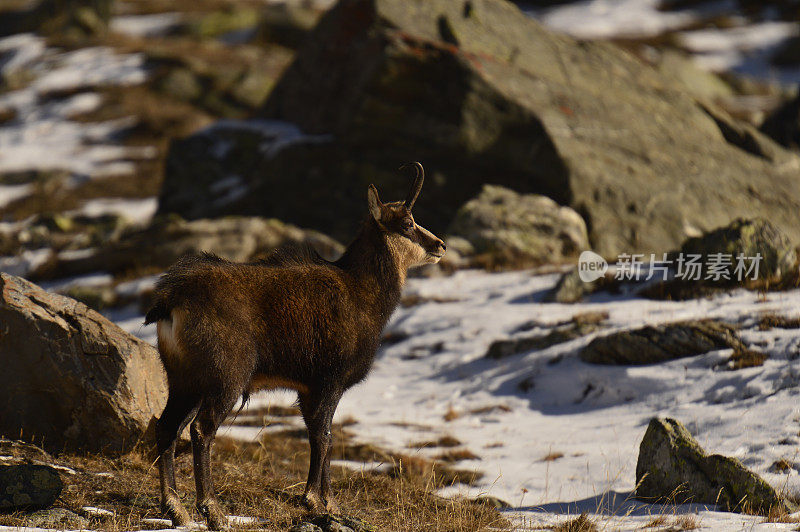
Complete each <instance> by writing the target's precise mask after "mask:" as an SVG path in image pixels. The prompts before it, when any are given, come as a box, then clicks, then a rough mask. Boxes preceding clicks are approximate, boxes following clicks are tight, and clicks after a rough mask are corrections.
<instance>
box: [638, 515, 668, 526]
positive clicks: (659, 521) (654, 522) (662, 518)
mask: <svg viewBox="0 0 800 532" xmlns="http://www.w3.org/2000/svg"><path fill="white" fill-rule="evenodd" d="M668 522H669V519H667V516H666V515H664V514H662V515H657V516H655V517H654V518H652V519H651V520H649V521H648V522H647V523H645V524H644V526H643V527H642V528H658V527H661V526H667V523H668Z"/></svg>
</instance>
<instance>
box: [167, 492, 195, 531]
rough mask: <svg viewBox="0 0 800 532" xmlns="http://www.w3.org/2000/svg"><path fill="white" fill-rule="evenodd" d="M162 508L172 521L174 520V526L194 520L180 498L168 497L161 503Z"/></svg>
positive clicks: (183, 524) (185, 524) (184, 524)
mask: <svg viewBox="0 0 800 532" xmlns="http://www.w3.org/2000/svg"><path fill="white" fill-rule="evenodd" d="M161 509H162V511H163V512H164V513H165V514H166V515H167V517H168V518H169V519H170V521H172V526H174V527H179V526H187V525H188V524H189V523H191V522H192V519H191V517H189V512H187V511H186V508H184V507H183V505H182V504H181V502H180V501H179V500H178V499H175V498H170V499H167V500H166V501H164V503H163V504H162V505H161Z"/></svg>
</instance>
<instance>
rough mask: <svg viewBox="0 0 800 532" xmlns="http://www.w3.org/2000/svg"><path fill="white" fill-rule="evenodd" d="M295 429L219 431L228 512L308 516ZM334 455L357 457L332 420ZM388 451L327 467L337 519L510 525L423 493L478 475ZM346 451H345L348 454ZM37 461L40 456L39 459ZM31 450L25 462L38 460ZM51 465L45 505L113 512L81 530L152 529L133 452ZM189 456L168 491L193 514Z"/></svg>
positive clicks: (216, 456)
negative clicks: (56, 469) (360, 465)
mask: <svg viewBox="0 0 800 532" xmlns="http://www.w3.org/2000/svg"><path fill="white" fill-rule="evenodd" d="M304 433H305V431H300V430H286V431H282V432H270V433H267V434H265V435H264V436H263V437H262V438H261V439H260V440H259V441H258V442H240V441H235V440H232V439H228V438H224V437H220V438H217V441H216V443H215V445H214V448H213V452H212V467H213V471H214V481H215V485H216V488H217V493H218V495H219V499H220V502H221V504H222V506H223V508H224V509H225V511H226V512H227V513H228V514H230V515H240V516H247V517H254V518H257V519H260V520H266V522H267V525H266V528H268V529H270V530H286V529H288V528H289V527H290V526H292V524H294V523H297V522H299V521H301V520H306V519H308V518H309V514H308V513H307V511H306V510H305V509H304V508H303V506H302V505H301V504H300V500H301V496H302V493H303V486H304V482H303V481H304V480H305V476H306V473H307V467H308V444H307V441H306V438H305V434H304ZM335 440H336V442H337V444H336V447H335V449H334V453H335V455H336V456H337V457H340V456H347V455H361V454H364V451H363V449H362V450H360V451H355V452H353V451H346V449H349V448H350V447H352V446H354V445H355V444H353V443H352V442H351V441H350V436H349V435H348V434H347V432H346V430H345V429H343V428H342V427H341V426H339V427H337V428H336V436H335ZM379 452H380V453H381V454H383V455H387V456H389V459H390V460H391V467H390V468H388V469H379V470H376V471H353V470H351V469H348V468H343V467H334V468H332V469H331V476H332V488H333V491H334V493H335V494H336V495H337V500H338V503H339V506H340V507H341V508H342V509H343V510H344V511H345V513H346V515H348V516H349V517H353V518H356V519H359V520H362V521H364V522H365V523H368V524H370V525H372V526H374V527H375V528H377V529H379V530H403V531H421V532H422V531H424V532H428V531H430V532H433V531H437V530H452V531H463V532H466V531H472V530H490V529H491V530H498V529H500V530H507V529H509V528H510V524H509V523H508V522H507V521H506V520H505V519H504V518H503V517H502V516H501V515H500V514H499V512H498V511H497V510H496V509H495V508H493V507H491V506H489V505H477V504H473V503H472V502H471V501H469V500H467V499H461V498H456V499H444V498H441V497H439V496H437V495H435V494H434V493H433V490H434V489H435V488H438V487H444V486H449V485H452V484H454V483H457V482H474V481H475V480H476V479H477V478H478V477H479V475H480V474H479V473H475V472H471V471H470V472H467V471H459V470H455V469H451V468H448V467H445V466H442V465H440V464H438V463H435V462H433V461H431V460H426V459H423V458H419V457H408V456H404V455H396V454H391V453H387V452H386V451H379ZM351 453H352V454H351ZM4 454H13V455H19V457H20V459H25V457H26V456H27V455H28V454H29V453H28V451H27V450H26V448H24V447H19V448H11V449H10V450H6V449H5V448H4ZM45 457H46V455H45ZM41 458H42V456H41V455H39V454H37V455H35V456H34V455H33V454H31V455H30V457H28V459H37V460H41ZM48 460H49V461H50V462H51V463H55V464H56V465H63V466H68V467H71V468H72V469H74V470H75V471H76V473H75V474H74V475H70V474H64V475H62V479H63V480H64V483H65V488H64V491H63V492H62V494H61V496H60V498H59V500H58V501H57V502H56V505H55V506H58V507H64V508H67V509H69V510H71V511H74V512H76V513H80V508H82V507H83V506H94V507H98V508H103V509H106V510H110V511H112V512H114V515H113V516H112V517H97V516H89V517H88V519H89V527H88V528H89V529H95V530H105V531H108V532H118V531H122V530H139V529H142V528H150V529H152V526H153V525H152V524H148V523H145V522H143V519H148V518H161V517H163V516H162V514H161V511H160V509H159V489H158V473H157V468H156V466H155V465H154V464H153V462H152V461H151V459H150V458H148V457H146V456H145V454H143V453H141V452H133V453H130V454H128V455H125V456H122V457H119V458H107V457H102V456H98V455H63V456H61V457H59V458H58V459H57V460H56V459H51V458H48ZM191 469H192V465H191V456H190V453H182V454H179V456H178V457H177V459H176V472H177V481H178V492H179V493H180V494H181V499H182V502H183V504H184V505H185V507H186V508H187V510H189V511H190V513H192V517H193V519H195V520H196V521H198V522H200V521H201V517H200V516H199V515H198V514H197V512H196V511H195V510H194V486H193V477H192V473H191ZM26 519H27V515H26V514H23V513H15V514H2V515H0V525H8V526H16V527H22V526H25V524H26Z"/></svg>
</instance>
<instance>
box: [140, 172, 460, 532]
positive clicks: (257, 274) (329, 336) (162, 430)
mask: <svg viewBox="0 0 800 532" xmlns="http://www.w3.org/2000/svg"><path fill="white" fill-rule="evenodd" d="M413 165H414V167H415V170H416V176H415V179H414V182H413V185H412V187H411V190H410V192H409V194H408V196H407V198H406V200H405V201H402V202H393V203H381V201H380V199H379V197H378V191H377V189H376V188H375V187H374V186H373V185H370V186H369V188H368V190H367V200H368V202H367V203H368V207H369V215H368V216H366V218H365V220H364V222H363V223H362V227H361V230H360V232H359V233H358V235H357V236H356V238H355V239H354V240H353V241H352V243H351V244H350V245H349V246H348V247H347V249H346V251H345V252H344V254H343V255H342V257H341V258H340V259H339V260H337V261H335V262H328V261H326V260H324V259H322V258H321V257H320V256H319V255H317V254H316V253H314V252H313V251H310V252H309V253H308V254H305V255H304V254H298V253H295V254H284V255H281V254H277V255H276V256H274V257H272V258H270V259H268V260H265V261H262V262H255V263H234V262H229V261H227V260H224V259H221V258H219V257H216V256H214V255H211V254H203V255H200V256H194V257H184V258H182V259H180V260H178V261H177V262H176V263H175V264H174V265H173V266H172V267H171V268H170V269H169V270H168V271H167V273H165V274H164V275H163V276H162V277H161V278H160V279H159V281H158V283H157V285H156V289H155V292H154V305H153V307H152V308H151V309H150V310H149V311H148V313H147V315H146V317H145V323H153V322H155V323H156V324H157V330H158V351H159V353H160V355H161V359H162V361H163V363H164V368H165V369H166V372H167V380H168V383H169V398H168V400H167V405H166V407H165V408H164V412H163V413H162V415H161V417H160V418H159V419H158V423H157V430H156V432H157V447H158V455H159V459H158V460H159V475H160V479H161V506H162V509H163V511H164V512H165V513H166V514H167V515H168V516H169V517H170V519H171V520H172V523H173V525H175V526H183V525H186V524H187V523H188V522H189V514H188V512H187V511H186V509H185V508H184V507H183V506H182V505H181V503H180V499H179V497H178V493H177V489H176V485H175V466H174V459H175V444H176V440H177V438H178V436H179V434H180V433H181V432H182V431H183V429H184V428H185V427H186V426H187V425H188V424H189V422H190V421H191V431H190V432H191V437H192V452H193V459H194V476H195V484H196V489H197V508H198V510H199V511H200V513H201V514H202V515H203V516H204V517H205V519H206V521H207V522H208V526H209V528H211V529H215V530H216V529H220V528H222V527H225V526H226V524H227V518H226V516H225V514H224V513H223V511H222V509H221V507H220V505H219V503H218V501H217V499H216V494H215V492H214V488H213V486H212V480H211V469H210V458H209V453H210V449H211V444H212V441H213V439H214V436H215V434H216V432H217V429H218V428H219V426H220V424H221V423H222V422H223V420H224V419H225V418H226V417H227V416H228V414H229V413H230V411H231V409H232V408H233V406H234V405H235V403H236V402H237V400H238V399H239V398H243V400H245V399H246V398H247V397H249V394H250V393H252V392H254V391H257V390H262V389H273V388H287V389H293V390H296V391H297V392H298V399H299V404H300V410H301V412H302V415H303V419H304V421H305V424H306V427H307V428H308V439H309V444H310V449H311V457H310V464H309V471H308V481H307V482H306V486H305V492H304V495H303V502H304V503H305V505H306V506H308V507H309V508H310V509H311V510H312V511H314V512H324V511H327V512H332V513H335V512H337V511H338V509H337V507H336V503H335V502H334V500H333V498H332V496H331V493H330V459H331V456H330V451H331V446H332V445H331V443H332V442H331V421H332V419H333V414H334V411H335V410H336V406H337V405H338V403H339V399H340V398H341V396H342V394H343V393H344V392H345V391H346V390H347V389H348V388H350V387H351V386H353V385H354V384H356V383H358V382H359V381H361V380H362V379H364V377H366V375H367V372H368V371H369V369H370V367H371V365H372V362H373V359H374V358H375V353H376V351H377V349H378V345H379V343H380V334H381V331H382V329H383V328H384V326H385V325H386V322H387V321H388V320H389V317H390V315H391V314H392V312H393V311H394V309H395V307H396V306H397V303H398V301H399V299H400V290H401V288H402V286H403V283H404V282H405V278H406V271H407V269H408V268H410V267H412V266H418V265H422V264H432V263H436V262H438V261H439V259H441V257H442V255H443V254H444V252H445V245H444V242H442V240H440V239H439V238H437V237H436V236H435V235H433V234H432V233H431V232H429V231H428V230H426V229H424V228H422V227H420V226H419V225H417V224H416V223H415V222H414V218H413V216H412V215H411V209H412V207H413V206H414V202H415V201H416V199H417V197H418V195H419V192H420V189H421V188H422V182H423V179H424V170H423V168H422V165H421V164H419V163H413Z"/></svg>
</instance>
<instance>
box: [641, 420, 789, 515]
mask: <svg viewBox="0 0 800 532" xmlns="http://www.w3.org/2000/svg"><path fill="white" fill-rule="evenodd" d="M636 486H637V487H636V497H637V498H639V499H642V500H645V501H648V502H652V503H660V504H664V503H666V504H685V503H699V504H714V505H717V506H718V507H719V508H720V509H722V510H724V511H730V512H746V513H759V514H768V513H769V512H770V511H771V510H772V511H776V510H783V511H793V510H794V508H790V506H792V505H791V504H789V503H788V502H787V501H784V500H783V499H782V498H781V497H780V496H779V495H778V493H777V491H776V490H775V489H774V488H773V487H772V486H770V485H769V484H767V482H766V481H764V479H762V478H761V477H759V476H758V475H756V474H755V473H753V472H752V471H750V470H748V469H747V468H746V467H744V466H743V465H742V464H741V462H739V461H738V460H736V459H735V458H729V457H727V456H722V455H719V454H714V455H709V454H707V453H706V451H705V450H704V449H703V448H702V447H701V446H700V444H699V443H698V442H697V440H695V439H694V438H693V437H692V435H691V433H689V431H688V430H687V429H686V427H684V426H683V425H682V424H681V423H680V422H679V421H676V420H675V419H671V418H665V419H659V418H653V419H651V420H650V424H649V425H648V427H647V431H646V432H645V435H644V438H643V439H642V443H641V445H640V447H639V460H638V462H637V464H636Z"/></svg>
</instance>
